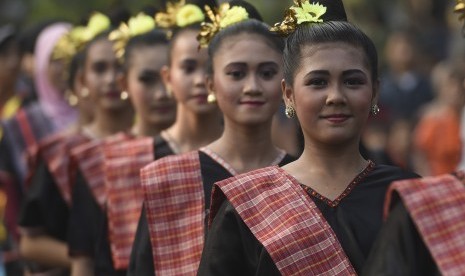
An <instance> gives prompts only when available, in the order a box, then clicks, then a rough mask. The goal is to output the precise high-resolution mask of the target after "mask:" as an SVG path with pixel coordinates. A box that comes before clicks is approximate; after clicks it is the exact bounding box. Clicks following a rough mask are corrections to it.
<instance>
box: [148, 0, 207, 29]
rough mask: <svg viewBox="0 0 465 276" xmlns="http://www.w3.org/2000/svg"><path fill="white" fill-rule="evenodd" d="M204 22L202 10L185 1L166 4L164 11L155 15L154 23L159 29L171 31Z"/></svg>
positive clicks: (174, 0) (175, 0)
mask: <svg viewBox="0 0 465 276" xmlns="http://www.w3.org/2000/svg"><path fill="white" fill-rule="evenodd" d="M204 20H205V15H204V14H203V12H202V9H201V8H199V7H198V6H196V5H193V4H186V1H185V0H173V1H171V2H168V3H166V11H165V12H159V13H157V14H156V15H155V22H156V24H157V26H159V27H160V28H165V29H171V28H174V27H180V28H182V27H185V26H188V25H191V24H194V23H199V22H202V21H204Z"/></svg>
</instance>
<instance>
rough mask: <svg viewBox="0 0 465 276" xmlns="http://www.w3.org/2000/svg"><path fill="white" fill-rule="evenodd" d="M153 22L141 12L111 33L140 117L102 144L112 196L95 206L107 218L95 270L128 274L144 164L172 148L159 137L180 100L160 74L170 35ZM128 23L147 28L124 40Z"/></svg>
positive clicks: (124, 81) (107, 186)
mask: <svg viewBox="0 0 465 276" xmlns="http://www.w3.org/2000/svg"><path fill="white" fill-rule="evenodd" d="M153 25H154V19H153V18H152V17H149V16H147V15H143V14H139V15H138V16H137V17H133V18H131V19H130V21H129V25H122V26H121V28H120V29H119V30H116V31H115V32H114V33H112V34H110V38H112V37H114V38H115V39H116V41H115V43H117V44H118V43H120V46H125V47H124V56H123V60H124V64H123V73H124V74H123V76H122V79H121V84H122V87H123V89H124V90H125V91H127V92H128V94H129V99H130V101H131V102H132V104H133V106H134V109H135V113H136V122H135V124H134V126H133V127H132V134H133V135H134V136H135V137H134V139H131V140H129V141H124V142H120V143H116V144H107V145H105V146H104V147H103V151H104V172H105V189H106V194H107V200H106V202H105V210H102V209H100V210H96V211H100V212H102V211H103V213H104V214H103V216H104V222H105V223H104V225H102V227H101V232H100V236H99V237H98V241H99V244H98V246H97V249H96V250H97V252H96V254H95V274H96V275H120V274H121V275H126V269H127V267H128V263H129V254H130V252H131V247H132V242H133V239H134V236H135V231H136V228H137V222H138V219H139V217H140V212H141V209H142V201H143V196H142V191H141V187H140V185H139V170H140V169H141V168H142V167H143V166H145V165H147V164H148V163H150V162H151V161H153V160H154V158H161V157H163V156H165V155H167V154H172V150H171V148H170V147H169V146H168V144H167V143H166V141H164V140H163V139H161V138H160V137H159V134H160V132H161V131H162V130H163V129H166V128H168V127H169V126H171V125H172V124H173V123H174V121H175V118H176V102H175V101H174V99H173V98H172V96H171V95H170V94H168V93H167V91H166V89H165V86H164V85H163V81H162V79H161V74H160V71H161V69H162V68H163V66H166V64H167V63H168V58H167V57H168V39H167V37H166V34H165V32H163V31H161V30H155V29H153ZM128 26H129V27H128ZM124 28H129V29H130V30H135V29H139V30H141V29H143V30H144V33H142V34H138V35H136V36H133V37H132V38H130V39H129V41H127V42H125V41H124V40H122V39H117V38H118V37H120V38H122V37H123V36H120V35H121V34H122V30H123V29H124ZM144 28H145V29H144ZM138 33H140V32H138Z"/></svg>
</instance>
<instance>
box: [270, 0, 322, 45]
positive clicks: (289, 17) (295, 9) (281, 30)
mask: <svg viewBox="0 0 465 276" xmlns="http://www.w3.org/2000/svg"><path fill="white" fill-rule="evenodd" d="M326 10H327V8H326V7H325V6H323V5H320V3H318V2H316V3H315V2H312V3H310V0H305V1H302V0H294V5H293V6H291V7H290V8H289V9H287V10H286V11H285V13H284V20H283V21H282V22H279V23H276V24H275V25H274V26H273V27H272V28H271V31H272V32H276V33H278V34H280V35H283V36H288V35H290V34H291V33H293V32H294V31H295V30H296V29H297V26H298V25H300V24H302V23H320V22H323V19H322V18H321V16H323V15H324V14H325V13H326Z"/></svg>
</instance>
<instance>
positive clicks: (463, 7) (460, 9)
mask: <svg viewBox="0 0 465 276" xmlns="http://www.w3.org/2000/svg"><path fill="white" fill-rule="evenodd" d="M454 12H455V13H458V14H459V15H460V17H459V20H460V21H462V20H464V19H465V1H464V0H457V3H456V4H455V8H454Z"/></svg>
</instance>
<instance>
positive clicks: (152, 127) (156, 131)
mask: <svg viewBox="0 0 465 276" xmlns="http://www.w3.org/2000/svg"><path fill="white" fill-rule="evenodd" d="M165 128H166V127H160V126H159V125H157V124H150V123H147V122H142V121H140V120H138V121H136V123H135V124H134V126H133V127H132V131H131V132H132V133H133V134H135V135H136V136H146V137H156V136H158V135H160V133H161V131H162V130H163V129H165Z"/></svg>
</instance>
